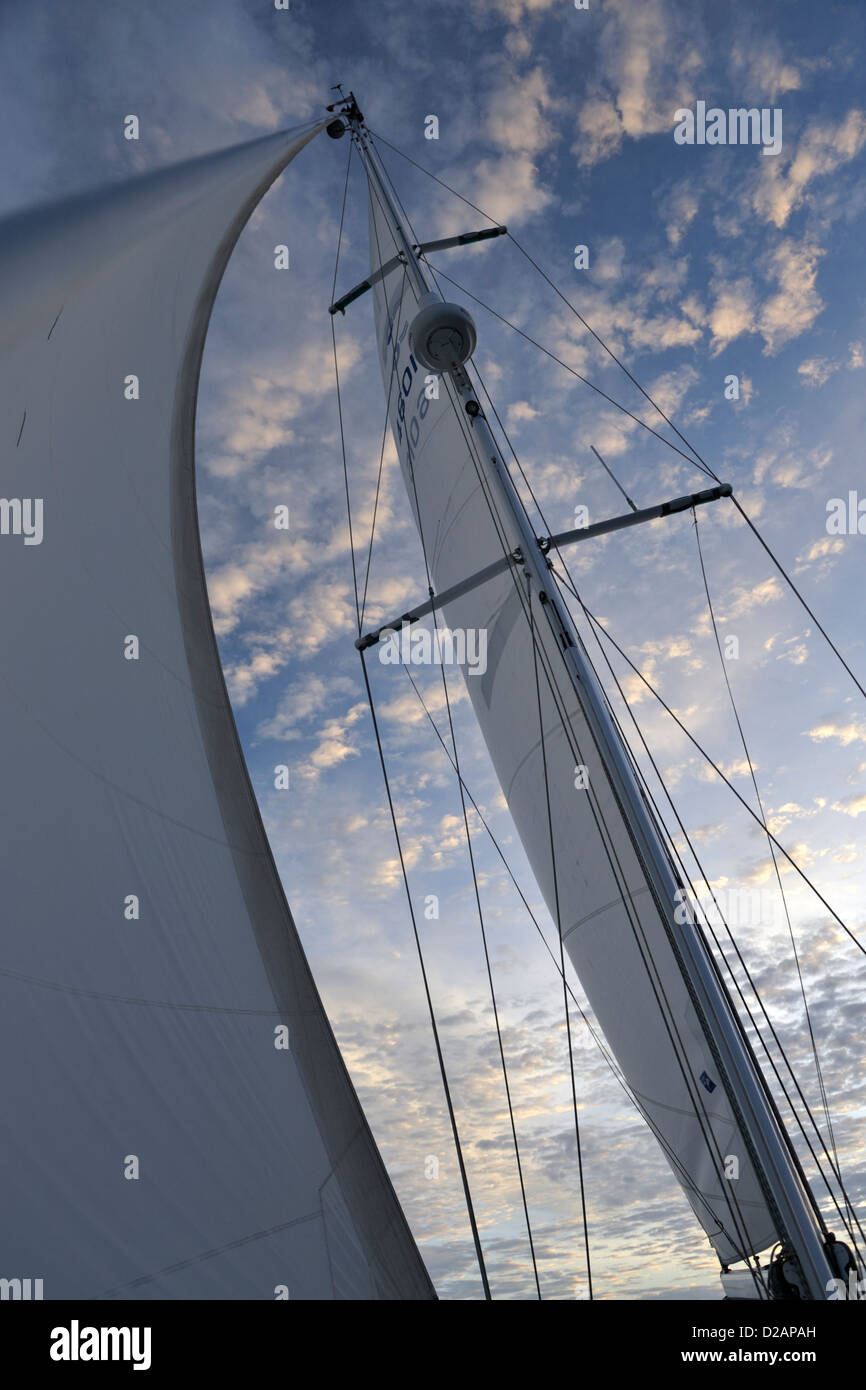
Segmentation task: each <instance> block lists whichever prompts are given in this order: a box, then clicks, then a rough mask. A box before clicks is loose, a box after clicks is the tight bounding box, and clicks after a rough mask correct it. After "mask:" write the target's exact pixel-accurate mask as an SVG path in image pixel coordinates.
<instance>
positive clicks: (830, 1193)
mask: <svg viewBox="0 0 866 1390" xmlns="http://www.w3.org/2000/svg"><path fill="white" fill-rule="evenodd" d="M554 574H555V575H556V577H557V579H559V581H560V582H561V583H563V584H564V585H565V586H566V587H567V588H568V590H569V591H570V592H571V593H572V594H573V595H574V597H575V598H576V599H577V602H578V603H579V604H580V606H581V608H582V609H583V610H584V612H586V608H585V605H584V603H583V600H582V598H581V597H580V594H579V593H578V591H577V589H576V588H575V587H574V584H573V583H572V582H571V580H570V576H565V575H558V574H557V572H556V570H554ZM590 631H591V632H592V635H593V638H594V640H595V643H596V645H597V647H598V650H599V652H600V654H601V657H602V659H603V661H604V663H605V665H606V667H607V670H608V672H609V673H610V676H611V679H612V681H613V683H614V685H615V686H616V689H617V691H618V692H619V696H620V699H621V700H622V702H623V705H624V707H625V709H626V710H627V711H628V714H629V717H630V719H631V722H632V724H633V725H634V728H635V732H636V733H637V736H638V738H639V739H640V742H641V744H642V746H643V749H644V752H645V753H646V756H647V758H648V759H649V763H650V766H651V767H652V769H653V772H654V773H655V775H656V777H657V778H658V781H659V785H660V786H661V788H662V790H663V792H664V795H665V798H666V800H667V803H668V805H669V806H670V808H671V811H672V812H673V815H674V818H675V820H676V822H677V825H678V827H679V829H680V832H681V834H682V835H683V838H684V839H685V842H686V845H687V846H688V849H689V852H690V854H691V856H692V859H693V860H694V863H695V865H696V867H697V870H698V873H699V874H700V876H701V878H702V880H703V881H704V882H705V883H707V885H708V886H709V878H708V876H707V873H706V871H705V869H704V866H703V864H702V863H701V860H700V857H699V855H698V853H697V851H696V849H695V847H694V844H693V842H692V839H691V837H690V835H689V832H688V830H687V829H686V826H685V824H684V822H683V819H682V817H681V815H680V813H679V811H678V809H677V806H676V803H675V801H674V799H673V797H672V796H671V794H670V792H669V790H668V788H667V785H666V783H665V781H664V778H663V777H662V775H661V772H660V770H659V768H658V765H657V763H656V761H655V758H654V757H653V755H652V752H651V751H650V747H649V744H648V743H647V740H646V737H645V735H644V733H643V730H642V729H641V727H640V724H639V723H638V720H637V718H636V717H635V714H634V711H633V710H632V708H631V705H630V704H629V702H628V700H627V699H626V696H625V693H624V691H623V689H622V685H621V683H620V681H619V678H618V676H617V674H616V672H615V671H614V668H613V666H612V664H611V661H610V658H609V656H608V655H607V652H606V651H605V649H604V647H603V646H602V644H601V642H600V640H599V637H598V634H597V632H596V631H595V629H594V628H593V627H592V626H591V627H590ZM607 704H608V710H609V712H610V715H611V718H612V719H613V721H614V723H615V724H616V727H617V729H618V730H619V732H620V736H621V737H622V739H623V744H624V746H625V747H626V749H627V750H628V745H627V743H626V741H625V735H624V732H623V730H622V728H621V725H620V722H619V720H618V719H617V716H616V713H615V711H614V710H613V708H612V707H611V705H610V702H609V701H608V702H607ZM633 767H634V770H635V772H636V775H637V776H638V778H639V780H640V781H641V783H642V785H643V787H644V790H645V793H646V795H647V797H648V799H649V801H650V803H651V805H652V806H653V808H654V810H655V811H656V813H657V815H658V817H659V820H660V821H661V816H660V813H659V811H658V806H657V803H656V801H655V799H654V797H653V795H652V792H651V790H650V788H649V786H648V785H647V783H646V779H645V778H644V777H643V775H642V774H641V772H640V769H639V768H638V767H637V765H636V764H634V763H633ZM667 838H668V847H669V850H670V852H671V853H672V854H673V856H674V857H675V859H676V861H677V864H678V865H679V867H680V870H681V872H682V874H683V877H684V879H685V881H686V883H687V884H688V886H689V888H690V889H691V892H692V897H693V899H694V900H695V902H696V903H697V902H698V896H697V893H696V891H695V887H694V884H693V882H692V880H691V877H690V875H689V873H688V871H687V869H686V866H685V864H684V862H683V859H682V856H681V855H680V853H679V851H678V850H677V848H676V845H675V844H674V842H673V840H672V839H671V838H670V837H669V836H668V837H667ZM710 896H711V898H712V900H713V903H714V905H715V908H716V911H717V912H718V914H719V918H720V920H721V922H722V924H723V926H724V929H725V933H726V935H727V937H728V940H729V941H730V943H731V946H732V947H733V950H734V952H735V954H736V957H737V960H738V961H739V964H740V966H741V967H742V970H743V973H744V975H745V977H746V980H747V981H748V983H749V986H750V988H751V990H752V993H753V995H754V997H755V1000H756V1002H757V1004H758V1007H759V1009H760V1011H761V1013H762V1014H763V1016H764V1019H765V1021H766V1024H767V1027H768V1028H769V1030H770V1034H771V1036H772V1038H773V1040H774V1042H775V1043H776V1046H777V1047H778V1049H779V1053H780V1055H781V1058H782V1060H783V1062H784V1064H785V1066H786V1067H787V1069H788V1073H789V1075H790V1078H791V1081H792V1083H793V1085H794V1089H795V1090H796V1092H797V1095H798V1096H799V1098H800V1100H801V1102H802V1104H803V1109H804V1111H805V1113H806V1117H807V1119H808V1121H809V1123H810V1124H811V1126H812V1129H813V1131H814V1133H815V1136H816V1138H817V1141H818V1145H819V1147H820V1148H821V1149H822V1150H823V1153H824V1156H825V1157H826V1159H827V1161H828V1163H829V1164H830V1169H831V1172H832V1173H833V1176H834V1177H835V1178H836V1181H837V1182H838V1184H839V1187H840V1191H841V1193H842V1198H843V1201H844V1202H845V1204H846V1206H847V1208H848V1209H849V1211H850V1212H851V1217H852V1219H853V1222H854V1224H855V1225H856V1226H857V1229H858V1230H859V1231H860V1235H861V1237H862V1238H863V1239H864V1240H866V1235H864V1232H863V1229H862V1227H861V1225H860V1221H859V1219H858V1217H857V1214H856V1212H855V1211H854V1208H853V1204H852V1203H851V1200H850V1198H849V1196H848V1193H847V1191H846V1189H845V1185H844V1183H843V1182H842V1178H841V1175H840V1173H839V1171H838V1169H837V1168H836V1167H834V1164H833V1158H832V1156H831V1155H830V1153H829V1151H828V1149H827V1145H826V1144H825V1143H824V1140H823V1138H822V1136H821V1132H820V1130H819V1128H818V1125H817V1122H816V1120H815V1117H814V1115H813V1114H812V1110H811V1108H810V1106H809V1102H808V1100H807V1099H806V1096H805V1094H804V1093H803V1089H802V1087H801V1085H800V1082H799V1081H798V1079H797V1075H796V1072H795V1071H794V1069H793V1066H792V1064H791V1062H790V1059H789V1058H788V1055H787V1053H786V1051H785V1047H784V1044H783V1043H782V1040H781V1038H780V1037H779V1035H778V1033H777V1031H776V1028H775V1026H774V1024H773V1021H772V1019H771V1018H770V1015H769V1013H768V1011H767V1007H766V1005H765V1003H764V1000H763V997H762V996H761V993H760V991H759V989H758V986H757V984H756V982H755V980H754V979H753V977H752V974H751V972H750V970H749V967H748V964H747V962H746V960H745V958H744V956H743V954H742V952H741V950H740V947H739V945H738V943H737V941H736V938H735V937H734V935H733V933H732V931H731V929H730V926H729V924H728V922H727V920H726V918H725V916H724V914H723V912H722V910H721V907H720V905H719V902H718V899H717V898H716V895H715V893H714V892H713V889H712V888H711V887H710ZM704 926H705V928H706V929H707V930H708V931H709V933H710V936H711V938H712V940H713V943H714V945H715V947H716V950H717V951H718V953H719V956H720V958H721V960H722V961H723V962H724V964H725V967H726V969H727V971H728V974H729V977H730V980H731V983H732V985H733V987H734V989H735V990H736V993H737V995H738V997H739V999H740V1002H741V1004H742V1006H743V1008H744V1010H745V1013H746V1017H747V1018H748V1020H749V1022H750V1023H751V1025H752V1027H753V1028H754V1030H755V1034H756V1036H757V1038H758V1041H759V1042H760V1044H761V1047H762V1048H763V1051H764V1054H765V1056H766V1058H767V1061H768V1062H769V1064H770V1066H771V1068H772V1070H773V1074H774V1076H775V1078H776V1081H777V1082H778V1085H779V1087H780V1089H781V1092H782V1094H783V1096H784V1097H785V1100H786V1101H787V1103H788V1106H789V1107H790V1110H791V1115H792V1117H793V1119H794V1123H795V1124H796V1126H797V1128H798V1130H799V1131H800V1134H801V1135H802V1137H803V1140H804V1142H805V1144H806V1146H807V1148H808V1150H809V1153H810V1155H811V1157H812V1159H813V1161H814V1163H815V1167H816V1170H817V1172H818V1174H819V1176H820V1178H821V1181H822V1182H823V1184H824V1186H825V1188H826V1189H827V1194H828V1196H829V1198H830V1200H831V1202H832V1203H833V1206H834V1207H835V1209H836V1211H837V1213H838V1215H839V1219H840V1220H841V1221H842V1223H843V1225H844V1227H845V1229H846V1231H847V1232H848V1235H849V1237H850V1239H851V1243H852V1245H853V1246H854V1249H855V1251H857V1249H858V1247H857V1238H856V1236H855V1235H854V1232H853V1230H852V1228H851V1226H850V1225H849V1222H848V1218H847V1217H846V1215H845V1212H844V1211H843V1210H842V1208H841V1207H840V1205H839V1202H838V1200H837V1198H836V1194H835V1193H834V1191H833V1189H832V1187H831V1185H830V1182H829V1180H828V1178H827V1176H826V1174H825V1172H824V1170H823V1168H822V1167H821V1161H820V1159H819V1157H818V1155H817V1154H816V1152H815V1149H814V1146H813V1144H812V1141H811V1139H810V1138H809V1135H808V1133H807V1131H806V1128H805V1125H804V1124H803V1120H802V1118H801V1117H800V1114H799V1113H798V1111H797V1108H796V1106H795V1104H794V1101H793V1099H792V1097H791V1095H790V1093H789V1091H788V1089H787V1086H786V1085H785V1081H784V1079H783V1077H782V1076H781V1074H780V1072H779V1069H778V1067H777V1065H776V1061H775V1058H774V1057H773V1055H772V1053H771V1051H770V1049H769V1046H768V1044H767V1041H766V1039H765V1037H764V1035H763V1033H762V1032H761V1028H760V1025H759V1023H758V1020H757V1019H756V1018H755V1016H754V1014H753V1012H752V1010H751V1008H750V1006H749V1003H748V1000H747V999H746V997H745V995H744V993H743V990H742V987H741V985H740V982H739V980H738V979H737V977H736V974H735V972H734V970H733V969H732V967H731V964H730V962H729V960H728V958H727V956H726V955H725V952H724V950H723V948H722V945H721V942H720V941H719V939H718V936H717V935H716V933H715V930H714V929H713V926H712V924H711V922H710V921H709V918H708V917H707V915H706V914H704ZM794 1158H795V1162H796V1163H797V1167H798V1169H799V1170H800V1172H801V1174H802V1166H801V1165H800V1163H799V1159H797V1158H796V1154H795V1155H794ZM802 1176H803V1177H804V1181H805V1175H804V1174H802ZM807 1186H808V1184H807ZM858 1258H859V1256H858Z"/></svg>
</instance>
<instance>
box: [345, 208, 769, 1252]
mask: <svg viewBox="0 0 866 1390" xmlns="http://www.w3.org/2000/svg"><path fill="white" fill-rule="evenodd" d="M369 224H370V255H371V262H372V271H373V273H372V274H371V277H370V280H371V283H372V287H373V294H374V303H375V319H376V332H377V340H378V349H379V356H380V362H381V368H382V375H383V380H384V384H385V391H386V395H387V396H388V398H389V402H390V406H389V409H390V417H391V427H392V430H393V434H394V438H395V441H396V444H397V449H398V453H399V457H400V462H401V467H402V471H403V476H404V481H405V483H406V487H407V490H408V493H409V499H410V503H411V506H412V510H413V512H414V515H415V520H416V523H417V526H418V529H419V532H420V535H421V539H422V543H423V548H424V554H425V560H426V564H427V566H428V567H429V571H430V575H431V583H432V585H433V586H434V588H435V590H436V591H437V592H442V591H443V590H445V589H448V588H450V587H451V586H452V585H458V584H460V583H462V582H463V581H465V580H467V579H469V578H470V577H471V576H473V575H477V574H479V573H480V572H481V571H483V570H484V569H485V567H486V566H488V565H493V564H494V563H495V562H496V561H501V559H502V557H503V555H509V554H511V553H512V552H514V551H516V550H517V549H519V547H521V546H522V545H524V544H525V538H524V537H523V536H521V534H520V532H519V530H518V529H517V528H516V526H515V525H514V523H513V519H512V517H511V515H510V514H509V511H508V509H505V508H500V507H498V506H497V503H496V497H495V496H494V495H492V494H491V491H490V489H489V488H488V487H487V486H485V482H484V474H485V469H486V467H487V465H488V464H489V463H490V459H489V458H487V459H485V458H483V457H479V449H480V446H479V443H478V437H477V435H476V433H475V431H474V429H473V421H472V417H471V416H469V415H467V413H466V410H465V409H464V401H463V400H462V399H461V397H460V395H459V394H458V392H457V390H456V389H455V384H454V380H453V379H452V378H451V376H448V375H443V376H441V377H440V378H439V382H438V389H439V396H438V398H435V397H433V398H430V397H431V394H432V393H430V392H428V390H427V389H426V385H427V379H426V373H425V369H424V368H423V367H421V366H420V365H419V363H418V362H417V361H416V359H415V357H414V356H413V355H412V351H411V348H410V345H409V327H410V324H411V323H412V320H413V319H414V318H415V315H416V313H417V311H418V308H419V304H420V303H421V299H420V295H419V290H418V287H417V284H416V282H415V280H413V277H412V276H411V275H409V274H407V269H406V267H407V256H406V248H405V247H403V246H401V245H400V244H399V241H398V238H397V237H395V234H394V230H393V227H392V225H391V221H390V219H389V217H388V216H387V215H386V211H385V207H384V206H383V202H382V199H381V197H380V196H379V194H378V192H377V189H376V187H375V185H374V183H373V182H372V181H371V183H370V209H369ZM401 253H402V254H401ZM397 257H400V259H399V260H397V259H395V258H397ZM389 261H390V262H391V267H390V268H389V269H388V270H387V271H386V273H385V274H384V276H382V277H381V278H379V277H378V276H377V272H379V270H380V268H381V267H383V266H387V265H388V262H389ZM476 414H477V410H476ZM419 596H420V595H419ZM535 597H536V598H537V595H536V596H535ZM538 611H539V608H538V604H537V602H535V601H533V603H532V604H530V601H529V595H528V594H527V592H526V590H525V588H524V586H523V579H522V576H521V574H520V570H519V567H517V566H511V567H510V568H509V569H507V570H505V571H502V570H501V569H500V572H499V573H498V574H497V575H495V576H494V577H492V578H489V579H488V580H486V581H485V582H483V583H480V584H478V585H477V586H475V587H473V588H471V589H470V590H469V591H468V592H466V593H464V594H463V595H462V596H460V597H458V598H455V599H454V600H453V601H452V602H450V603H448V604H446V606H445V609H444V613H445V620H446V624H447V626H448V627H449V628H450V629H452V630H457V631H469V632H471V631H473V630H476V631H482V630H483V631H486V633H487V668H486V671H485V673H484V675H483V676H479V675H477V674H474V675H472V676H469V677H467V681H466V684H467V688H468V691H469V694H470V696H471V699H472V705H473V708H474V712H475V715H476V717H477V720H478V723H479V725H480V728H481V731H482V733H483V736H484V739H485V742H486V744H487V747H488V750H489V752H490V755H491V758H492V761H493V764H494V767H495V769H496V773H497V775H498V778H499V782H500V784H501V787H502V790H503V793H504V795H505V797H506V800H507V802H508V806H509V810H510V812H511V815H512V817H513V819H514V822H515V825H516V827H517V830H518V833H519V835H520V838H521V840H522V843H523V846H524V848H525V850H526V853H527V857H528V859H529V862H530V864H531V867H532V869H533V872H534V874H535V877H536V879H537V881H538V883H539V886H540V888H541V890H542V892H543V894H544V897H545V900H546V902H547V905H548V907H549V909H550V912H551V914H552V915H553V917H554V920H555V921H557V922H558V925H559V927H560V931H561V934H562V938H563V941H564V944H565V948H566V950H567V951H568V954H569V956H570V958H571V961H572V962H573V964H574V967H575V969H576V971H577V974H578V976H579V979H580V981H581V984H582V986H583V988H584V990H585V992H586V994H587V997H588V998H589V1001H590V1003H591V1005H592V1007H593V1009H594V1011H595V1013H596V1015H597V1017H598V1020H599V1022H600V1024H601V1027H602V1029H603V1031H604V1033H605V1035H606V1037H607V1040H608V1042H609V1044H610V1047H611V1050H612V1051H613V1053H614V1055H615V1057H616V1059H617V1061H618V1063H619V1066H620V1067H621V1069H622V1072H623V1073H624V1076H625V1078H626V1080H627V1082H628V1085H629V1087H630V1089H631V1091H632V1094H633V1095H634V1098H635V1099H636V1101H637V1103H638V1105H639V1107H640V1108H641V1110H642V1112H643V1114H644V1116H645V1118H646V1120H647V1122H648V1123H649V1124H650V1126H651V1128H652V1130H653V1132H654V1133H655V1135H656V1137H657V1139H658V1140H659V1142H660V1143H661V1145H662V1147H663V1150H664V1152H665V1155H666V1157H667V1159H668V1161H669V1163H670V1165H671V1167H672V1169H673V1171H674V1173H675V1174H676V1177H677V1179H678V1180H679V1182H680V1183H681V1185H682V1187H683V1189H684V1191H685V1194H686V1196H687V1198H688V1200H689V1202H690V1203H691V1206H692V1208H693V1210H694V1212H695V1215H696V1216H697V1218H698V1220H699V1221H700V1222H701V1224H702V1226H703V1228H704V1230H705V1231H706V1233H707V1235H708V1236H709V1238H710V1240H711V1242H712V1244H713V1245H714V1247H715V1249H716V1251H717V1253H718V1255H719V1258H720V1259H721V1260H722V1262H723V1263H725V1264H727V1263H728V1262H731V1261H735V1260H738V1259H742V1258H743V1257H745V1256H747V1255H749V1254H752V1253H754V1252H757V1251H760V1250H763V1249H765V1248H766V1247H767V1246H769V1245H771V1244H772V1243H773V1242H775V1241H776V1239H777V1238H778V1232H777V1224H776V1223H775V1222H774V1218H773V1216H772V1214H771V1212H770V1210H769V1208H768V1206H767V1203H766V1200H765V1197H764V1194H763V1191H762V1188H761V1186H760V1184H759V1182H758V1178H757V1176H756V1173H755V1170H754V1167H753V1164H752V1162H751V1159H750V1156H749V1151H748V1146H747V1142H746V1139H745V1136H744V1134H743V1131H742V1128H741V1126H740V1124H739V1123H738V1118H737V1117H736V1116H735V1114H734V1111H733V1108H732V1105H731V1103H730V1101H729V1099H728V1096H727V1095H726V1093H725V1090H724V1088H723V1086H722V1084H720V1077H719V1069H718V1066H717V1064H716V1061H715V1059H714V1056H713V1053H712V1050H711V1048H710V1046H709V1043H708V1040H707V1037H706V1033H705V1030H703V1029H702V1028H701V1026H700V1021H699V1018H698V1015H697V1012H696V1009H695V1006H694V1004H693V1001H692V998H691V997H690V994H689V991H688V989H687V986H686V983H685V980H684V978H683V974H682V972H681V970H680V968H679V966H678V964H677V959H676V956H675V953H674V948H673V946H672V943H671V939H670V934H669V930H668V929H667V928H666V920H667V922H668V923H669V922H670V920H671V919H672V917H673V914H674V912H675V909H676V903H675V901H674V900H673V896H672V898H671V900H670V901H669V902H667V903H665V904H662V903H660V902H659V898H658V894H657V892H654V891H653V885H652V882H651V880H650V878H649V876H648V873H647V868H646V864H645V862H644V861H643V859H642V857H641V854H640V852H639V848H638V846H637V845H636V843H635V841H634V838H633V835H632V833H631V831H630V827H629V824H628V821H627V819H626V817H625V816H624V814H623V810H622V807H621V804H620V801H619V800H618V798H617V795H616V792H615V788H614V785H613V783H612V780H611V775H610V770H609V759H608V758H606V757H605V756H604V754H603V752H602V750H601V748H600V747H599V743H598V740H597V737H596V731H595V730H594V728H593V726H592V724H591V722H590V720H589V719H588V717H587V705H586V699H585V693H584V692H583V691H582V690H581V688H580V681H579V680H578V679H576V677H575V673H574V668H573V667H572V666H571V665H569V664H568V663H567V662H566V661H565V660H564V652H565V650H566V649H567V648H569V647H571V649H572V652H576V654H577V657H578V660H579V662H580V663H581V664H582V666H583V669H584V682H587V681H589V680H591V679H592V673H591V669H590V667H589V662H588V659H587V658H586V654H585V653H584V652H583V650H582V648H581V647H580V646H579V638H578V639H577V645H576V646H575V645H573V639H572V637H571V636H570V635H569V634H568V633H566V632H565V631H564V630H563V631H561V632H557V630H556V623H555V621H550V622H548V621H539V619H538V617H537V616H535V617H534V618H533V617H532V616H531V615H532V613H533V612H535V613H536V615H537V613H538ZM536 670H537V672H538V676H537V684H536ZM548 796H549V803H548Z"/></svg>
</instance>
